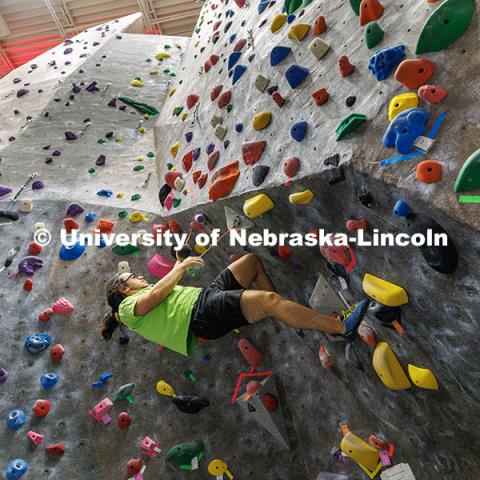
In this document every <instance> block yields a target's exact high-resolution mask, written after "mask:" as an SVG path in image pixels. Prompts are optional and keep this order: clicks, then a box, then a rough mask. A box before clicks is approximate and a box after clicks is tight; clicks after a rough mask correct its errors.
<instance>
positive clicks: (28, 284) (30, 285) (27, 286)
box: [23, 278, 33, 292]
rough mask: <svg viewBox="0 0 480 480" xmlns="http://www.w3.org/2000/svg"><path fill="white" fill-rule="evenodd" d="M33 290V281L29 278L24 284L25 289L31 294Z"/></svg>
mask: <svg viewBox="0 0 480 480" xmlns="http://www.w3.org/2000/svg"><path fill="white" fill-rule="evenodd" d="M32 288H33V281H32V279H31V278H27V279H26V280H25V281H24V282H23V289H24V290H25V291H27V292H31V291H32Z"/></svg>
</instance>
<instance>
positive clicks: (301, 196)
mask: <svg viewBox="0 0 480 480" xmlns="http://www.w3.org/2000/svg"><path fill="white" fill-rule="evenodd" d="M312 199H313V192H312V191H311V190H304V191H303V192H298V193H292V194H291V195H289V196H288V201H289V202H290V203H292V204H293V205H307V204H309V203H310V202H311V201H312Z"/></svg>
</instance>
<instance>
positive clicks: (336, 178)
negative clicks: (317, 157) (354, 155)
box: [325, 167, 345, 185]
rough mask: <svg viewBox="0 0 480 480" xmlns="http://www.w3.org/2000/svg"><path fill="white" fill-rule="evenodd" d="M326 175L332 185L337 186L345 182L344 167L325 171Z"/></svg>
mask: <svg viewBox="0 0 480 480" xmlns="http://www.w3.org/2000/svg"><path fill="white" fill-rule="evenodd" d="M325 175H326V177H327V180H328V183H329V184H330V185H335V184H337V183H340V182H343V181H344V180H345V173H344V171H343V167H336V168H329V169H328V170H326V171H325Z"/></svg>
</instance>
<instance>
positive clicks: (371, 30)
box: [364, 22, 385, 48]
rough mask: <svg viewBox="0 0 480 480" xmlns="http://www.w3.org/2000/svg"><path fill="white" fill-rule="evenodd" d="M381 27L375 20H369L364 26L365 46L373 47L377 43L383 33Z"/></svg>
mask: <svg viewBox="0 0 480 480" xmlns="http://www.w3.org/2000/svg"><path fill="white" fill-rule="evenodd" d="M384 33H385V32H384V31H383V29H382V27H381V26H380V25H379V24H378V23H377V22H370V23H369V24H367V26H366V27H365V34H364V35H365V37H364V38H365V46H366V47H367V48H373V47H375V46H376V45H378V44H379V43H380V42H381V41H382V39H383V35H384Z"/></svg>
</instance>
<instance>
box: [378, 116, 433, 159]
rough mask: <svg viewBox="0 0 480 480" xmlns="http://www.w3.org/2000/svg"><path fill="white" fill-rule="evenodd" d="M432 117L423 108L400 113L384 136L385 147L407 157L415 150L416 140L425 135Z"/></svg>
mask: <svg viewBox="0 0 480 480" xmlns="http://www.w3.org/2000/svg"><path fill="white" fill-rule="evenodd" d="M429 117H430V113H428V112H427V111H426V110H424V109H423V108H409V109H408V110H404V111H403V112H400V113H399V114H398V115H397V116H396V117H395V118H394V119H393V120H392V121H391V122H390V125H389V126H388V127H387V130H386V132H385V135H384V136H383V145H384V146H385V147H395V148H396V149H397V152H398V153H401V154H402V155H405V154H407V153H409V152H410V151H411V150H412V149H413V144H414V143H415V140H416V139H417V138H418V137H419V136H421V135H423V134H424V133H425V130H426V126H427V122H428V119H429Z"/></svg>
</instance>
